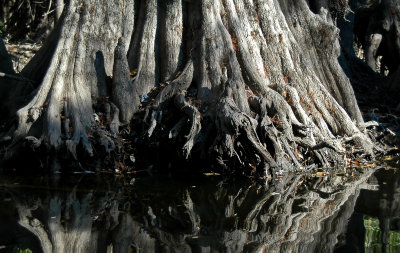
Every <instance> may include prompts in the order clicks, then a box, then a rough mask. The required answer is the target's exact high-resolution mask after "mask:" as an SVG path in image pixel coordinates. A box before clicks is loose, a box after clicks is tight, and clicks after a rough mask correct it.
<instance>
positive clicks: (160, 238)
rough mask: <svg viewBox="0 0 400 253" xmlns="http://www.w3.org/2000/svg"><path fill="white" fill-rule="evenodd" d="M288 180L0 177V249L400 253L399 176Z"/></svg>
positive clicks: (385, 172)
mask: <svg viewBox="0 0 400 253" xmlns="http://www.w3.org/2000/svg"><path fill="white" fill-rule="evenodd" d="M288 180H289V182H290V183H289V184H283V185H281V186H279V187H271V186H266V185H265V184H263V183H262V182H260V181H254V180H248V179H246V180H229V181H227V180H223V178H222V177H220V176H218V175H213V174H207V175H197V176H188V175H181V176H176V175H175V176H167V175H165V176H148V175H132V176H131V177H123V178H120V177H115V176H113V175H100V176H99V175H94V174H73V175H67V176H65V175H63V176H62V177H61V175H58V176H57V175H56V176H29V177H26V176H25V177H19V176H16V175H3V176H2V177H1V179H0V252H400V246H399V245H400V205H399V201H400V195H399V194H400V175H399V173H397V171H396V170H394V169H390V170H385V169H380V170H378V171H377V172H375V173H374V174H372V171H369V172H368V171H365V172H364V173H362V174H361V175H358V176H356V177H354V178H353V179H351V180H349V179H345V178H341V177H339V176H335V177H333V176H332V177H330V178H327V177H324V178H322V177H321V178H319V177H316V178H315V179H313V180H311V181H310V182H309V183H307V184H305V183H304V182H303V179H302V177H299V176H297V177H292V178H290V179H288ZM285 185H286V186H285Z"/></svg>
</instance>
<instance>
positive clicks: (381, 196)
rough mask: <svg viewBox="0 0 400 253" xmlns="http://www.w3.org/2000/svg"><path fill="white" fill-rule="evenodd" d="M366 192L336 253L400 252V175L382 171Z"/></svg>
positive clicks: (373, 179)
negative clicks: (372, 187) (373, 186)
mask: <svg viewBox="0 0 400 253" xmlns="http://www.w3.org/2000/svg"><path fill="white" fill-rule="evenodd" d="M368 181H369V184H370V185H377V186H379V187H377V188H376V189H363V190H361V192H360V195H359V197H358V199H357V202H356V205H355V208H354V213H353V214H352V216H351V219H350V222H349V225H348V229H347V232H346V234H345V235H344V236H345V237H346V239H345V240H344V241H343V245H340V246H339V247H338V249H337V252H400V173H399V172H398V170H397V169H381V170H378V171H377V172H376V173H374V175H373V176H372V177H370V178H369V180H368Z"/></svg>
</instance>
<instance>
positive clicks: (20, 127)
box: [7, 0, 373, 173]
mask: <svg viewBox="0 0 400 253" xmlns="http://www.w3.org/2000/svg"><path fill="white" fill-rule="evenodd" d="M161 2H162V3H161ZM161 2H160V1H157V0H150V1H147V2H145V3H144V2H141V1H130V2H127V3H125V2H119V1H116V2H115V1H103V0H89V1H85V2H84V3H81V2H79V1H74V0H71V1H69V4H68V5H66V6H65V8H64V14H63V16H62V17H61V19H60V22H59V23H58V24H59V25H58V26H57V27H56V29H55V30H54V31H53V33H52V35H50V37H49V39H48V42H47V44H46V46H45V47H44V48H43V49H42V50H41V51H39V52H38V54H37V55H36V56H35V57H34V59H32V61H31V63H30V64H28V65H27V66H26V68H25V69H24V70H23V73H24V74H25V75H26V76H27V77H29V78H31V79H34V80H38V81H39V80H41V81H40V85H39V86H38V87H37V89H36V90H35V92H34V95H33V97H30V98H29V102H28V103H26V104H25V105H24V106H22V107H21V108H19V109H18V111H17V113H16V114H17V118H18V120H17V125H16V126H15V127H16V130H15V131H14V132H13V133H12V136H11V137H12V143H11V146H10V152H8V153H7V156H8V158H9V157H12V156H13V155H15V154H16V152H17V150H18V147H19V146H20V144H21V143H23V142H25V141H26V140H27V138H28V139H30V140H32V137H34V138H36V140H37V141H35V143H42V145H44V146H46V147H50V150H56V151H57V150H60V149H62V148H63V147H64V146H65V147H67V150H69V153H71V154H72V156H73V157H74V158H75V159H77V160H79V157H78V156H77V151H76V149H77V147H78V146H80V147H83V150H85V151H86V154H87V155H89V156H92V155H94V150H93V145H95V144H96V143H97V144H98V143H103V142H102V141H100V142H96V140H93V139H92V138H91V136H93V135H95V133H96V132H99V131H100V130H101V129H106V130H108V131H109V132H110V133H111V135H115V134H117V133H118V132H119V129H118V126H119V125H120V122H119V121H122V122H123V123H129V122H131V125H125V127H126V128H125V130H124V132H123V133H131V132H130V131H131V127H132V126H134V125H135V124H140V123H142V124H143V125H142V129H143V131H142V132H143V134H144V135H145V136H147V137H146V138H150V137H152V136H153V137H152V138H158V137H159V136H157V135H154V133H155V132H157V133H160V132H163V131H166V132H169V131H171V132H173V133H172V134H169V136H172V137H173V139H174V140H176V143H178V144H180V143H181V142H179V141H178V140H179V139H181V140H182V139H183V140H184V141H183V143H182V146H181V148H180V151H179V152H181V153H182V154H184V157H185V158H186V159H189V158H190V155H191V154H193V150H195V148H194V147H195V146H196V145H197V146H199V147H201V149H202V152H201V153H202V154H203V155H204V154H206V156H208V157H210V156H215V157H217V160H218V161H219V162H218V163H219V164H220V165H221V166H222V167H226V166H230V165H232V163H236V162H237V164H240V166H242V167H248V168H250V167H256V168H257V170H259V171H261V173H270V172H271V171H273V170H275V169H278V168H284V169H300V168H301V167H302V166H303V165H302V164H304V161H306V160H309V159H312V161H314V162H315V163H320V164H322V165H324V166H329V165H332V164H333V163H334V162H335V160H338V159H343V155H344V152H345V148H344V147H345V142H348V141H352V142H353V143H355V144H356V145H358V146H360V147H361V148H362V149H364V150H365V152H366V153H368V154H370V155H372V153H373V150H372V144H371V142H370V140H369V139H368V137H366V135H365V134H364V133H363V132H362V131H361V130H360V129H359V128H358V127H360V126H362V128H361V129H363V119H362V117H361V113H360V110H359V108H358V106H357V102H356V100H355V96H354V92H353V89H352V87H351V85H350V82H349V80H348V78H347V77H346V75H345V73H344V72H343V70H342V69H341V67H340V65H339V63H338V60H337V58H338V56H339V52H340V47H339V43H338V29H337V27H336V26H335V24H334V23H333V21H332V18H330V16H329V15H328V14H327V11H324V8H325V5H326V4H325V3H323V2H320V4H321V6H320V7H321V8H322V9H321V8H320V10H319V12H318V13H317V14H315V13H313V12H312V11H311V10H310V5H309V3H308V1H306V0H299V1H287V0H253V1H243V0H218V1H209V0H205V1H201V2H196V1H195V2H193V1H178V0H176V1H175V0H174V1H172V0H171V1H166V2H163V1H161ZM119 39H120V43H117V42H118V40H119ZM39 62H42V64H39ZM102 65H103V66H102ZM129 73H130V74H131V75H129ZM110 76H112V81H110V80H109V77H110ZM171 101H175V108H174V109H173V110H176V111H180V112H182V113H183V115H182V117H183V119H184V120H186V121H187V122H184V121H182V117H179V118H177V120H176V122H167V120H169V119H170V118H171V117H170V115H168V113H167V117H165V116H164V115H166V114H165V113H166V112H167V111H168V110H170V109H171V106H173V105H172V103H171ZM112 105H114V106H112ZM113 107H116V108H114V109H113V110H111V108H113ZM142 112H145V113H144V115H145V116H144V117H142V116H143V113H142ZM116 114H119V120H118V117H117V116H118V115H116ZM135 114H136V115H140V116H139V117H142V118H141V120H139V121H138V120H135V121H131V120H132V119H133V118H135V117H136V116H134V115H135ZM182 122H184V123H185V124H183V123H182ZM165 124H167V125H171V127H170V129H164V125H165ZM174 125H176V126H185V125H187V126H188V128H189V132H188V133H187V132H186V133H185V132H184V131H185V128H184V127H173V126H174ZM42 126H43V130H41V129H42ZM134 128H135V129H139V128H140V127H138V126H137V125H136V126H135V127H134ZM215 129H216V131H215ZM172 130H173V131H172ZM101 131H103V130H101ZM102 133H103V132H102ZM123 133H122V134H123ZM134 134H135V135H136V136H140V135H141V134H142V133H134ZM183 135H185V138H181V136H183ZM114 137H115V138H118V135H116V136H114ZM114 137H113V138H114ZM110 140H111V139H110ZM210 140H213V141H210ZM107 143H108V142H107ZM271 143H272V144H271ZM97 144H96V145H97ZM106 149H108V148H106ZM207 150H209V152H207ZM309 150H312V152H308V151H309ZM207 153H208V154H207ZM305 153H307V154H308V155H307V156H308V157H305V156H304V154H305ZM196 156H197V154H196ZM224 161H226V162H224ZM249 165H251V166H250V167H249Z"/></svg>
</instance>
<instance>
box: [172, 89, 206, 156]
mask: <svg viewBox="0 0 400 253" xmlns="http://www.w3.org/2000/svg"><path fill="white" fill-rule="evenodd" d="M174 102H175V105H176V106H177V107H178V108H179V110H181V111H182V112H184V113H185V114H186V115H187V116H188V117H189V119H190V121H191V123H192V125H191V127H190V131H189V134H188V135H186V136H185V137H186V143H185V144H184V145H183V148H182V149H183V154H184V156H185V157H186V159H188V157H189V155H190V151H191V150H192V148H193V146H194V144H196V142H197V141H198V139H199V136H200V130H201V113H200V112H199V110H197V108H196V107H194V106H193V105H191V104H189V103H188V102H187V101H186V99H185V95H184V93H183V92H180V93H178V94H177V95H176V96H175V99H174Z"/></svg>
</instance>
